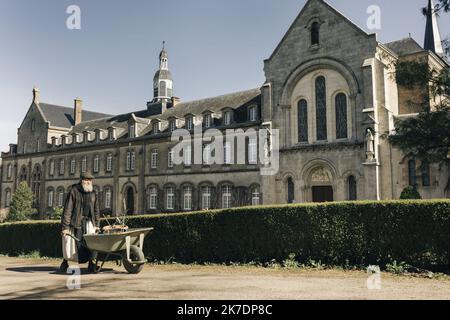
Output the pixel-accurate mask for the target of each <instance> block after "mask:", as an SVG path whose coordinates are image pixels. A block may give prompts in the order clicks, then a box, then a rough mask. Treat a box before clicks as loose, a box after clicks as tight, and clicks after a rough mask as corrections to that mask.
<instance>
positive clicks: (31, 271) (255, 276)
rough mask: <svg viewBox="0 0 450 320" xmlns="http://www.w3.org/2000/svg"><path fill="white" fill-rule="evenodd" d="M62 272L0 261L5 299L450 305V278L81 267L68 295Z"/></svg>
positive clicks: (46, 263) (0, 291)
mask: <svg viewBox="0 0 450 320" xmlns="http://www.w3.org/2000/svg"><path fill="white" fill-rule="evenodd" d="M58 266H59V261H57V260H33V259H18V258H7V257H0V299H170V300H174V299H175V300H184V299H219V300H222V299H227V300H228V299H255V300H267V299H450V277H447V276H445V277H440V278H437V279H436V278H435V279H427V278H422V277H420V278H419V277H408V276H397V275H392V274H386V273H382V274H381V289H380V290H369V289H367V283H366V281H367V274H366V273H365V272H362V271H342V270H314V269H295V270H292V269H291V270H289V269H266V268H258V267H226V266H186V265H146V266H145V268H144V270H143V271H142V273H140V274H138V275H129V274H127V273H125V271H124V269H123V267H119V266H116V265H115V264H114V263H110V264H107V265H106V269H105V270H104V271H103V272H101V273H100V274H97V275H92V274H86V269H85V267H86V266H85V265H84V266H82V270H81V271H82V275H81V288H80V289H79V290H69V289H68V288H67V286H66V284H67V281H68V279H69V277H68V275H64V274H59V273H58V271H57V269H58ZM83 268H84V269H83Z"/></svg>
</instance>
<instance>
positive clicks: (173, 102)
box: [172, 97, 181, 107]
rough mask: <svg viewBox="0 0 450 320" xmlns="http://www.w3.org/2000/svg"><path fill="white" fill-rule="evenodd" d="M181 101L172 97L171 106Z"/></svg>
mask: <svg viewBox="0 0 450 320" xmlns="http://www.w3.org/2000/svg"><path fill="white" fill-rule="evenodd" d="M180 102H181V99H180V98H178V97H172V107H175V106H176V105H177V104H179V103H180Z"/></svg>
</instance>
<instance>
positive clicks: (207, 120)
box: [203, 114, 212, 128]
mask: <svg viewBox="0 0 450 320" xmlns="http://www.w3.org/2000/svg"><path fill="white" fill-rule="evenodd" d="M211 124H212V119H211V115H210V114H205V115H204V119H203V125H204V126H205V128H210V127H211Z"/></svg>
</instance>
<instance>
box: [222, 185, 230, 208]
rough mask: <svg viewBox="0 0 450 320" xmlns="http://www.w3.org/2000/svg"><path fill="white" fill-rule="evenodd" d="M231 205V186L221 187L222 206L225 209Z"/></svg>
mask: <svg viewBox="0 0 450 320" xmlns="http://www.w3.org/2000/svg"><path fill="white" fill-rule="evenodd" d="M230 207H231V187H230V186H223V187H222V208H223V209H227V208H230Z"/></svg>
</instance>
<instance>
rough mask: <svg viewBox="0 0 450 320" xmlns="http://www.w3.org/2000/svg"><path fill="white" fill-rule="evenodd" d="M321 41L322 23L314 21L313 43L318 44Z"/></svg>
mask: <svg viewBox="0 0 450 320" xmlns="http://www.w3.org/2000/svg"><path fill="white" fill-rule="evenodd" d="M319 41H320V24H319V22H313V23H312V25H311V45H312V46H314V45H318V44H319Z"/></svg>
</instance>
